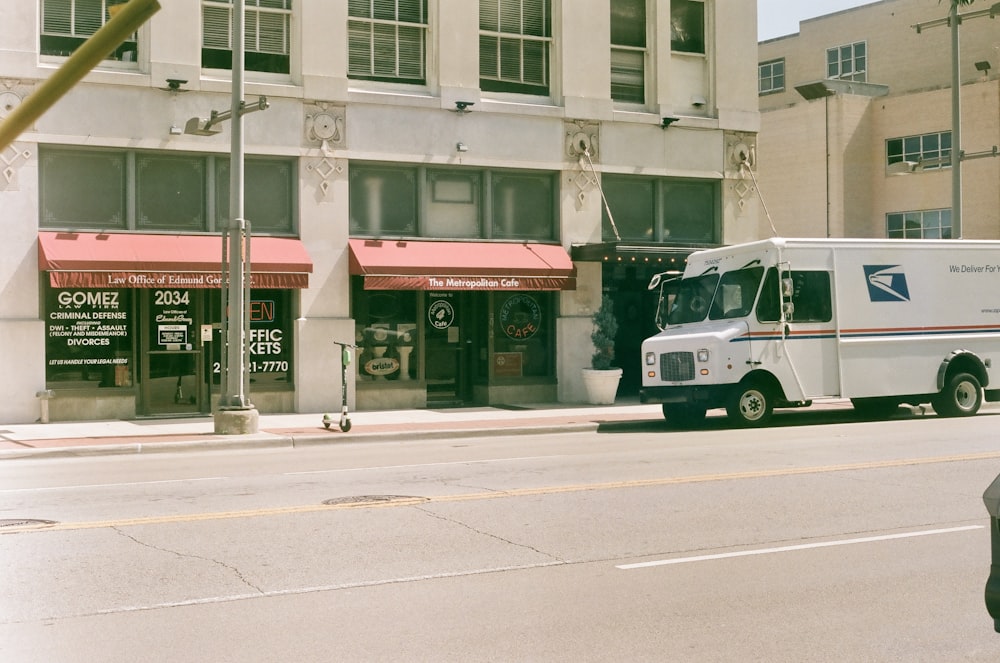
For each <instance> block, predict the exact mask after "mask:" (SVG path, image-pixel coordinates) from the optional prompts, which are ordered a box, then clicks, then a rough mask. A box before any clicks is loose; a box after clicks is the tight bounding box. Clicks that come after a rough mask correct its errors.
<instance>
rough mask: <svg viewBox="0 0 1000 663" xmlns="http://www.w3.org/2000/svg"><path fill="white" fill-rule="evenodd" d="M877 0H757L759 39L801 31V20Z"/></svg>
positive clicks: (868, 3)
mask: <svg viewBox="0 0 1000 663" xmlns="http://www.w3.org/2000/svg"><path fill="white" fill-rule="evenodd" d="M874 1H875V0H757V41H764V40H765V39H773V38H774V37H781V36H782V35H790V34H792V33H794V32H798V31H799V21H802V20H804V19H807V18H815V17H817V16H823V15H825V14H832V13H834V12H839V11H841V10H842V9H850V8H851V7H859V6H861V5H870V4H871V3H872V2H874Z"/></svg>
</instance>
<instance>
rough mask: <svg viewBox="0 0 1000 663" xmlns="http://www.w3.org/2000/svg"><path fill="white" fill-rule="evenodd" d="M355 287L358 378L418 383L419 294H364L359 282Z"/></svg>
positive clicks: (408, 292)
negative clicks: (413, 381)
mask: <svg viewBox="0 0 1000 663" xmlns="http://www.w3.org/2000/svg"><path fill="white" fill-rule="evenodd" d="M354 285H355V287H353V288H352V291H353V292H354V302H353V304H354V320H355V334H354V342H355V343H356V344H357V345H358V346H359V347H358V349H357V354H356V357H355V362H356V364H357V372H358V379H359V380H360V381H362V382H380V381H386V380H393V381H395V380H416V379H417V376H418V355H417V353H415V352H414V349H415V348H416V346H417V293H416V291H412V290H407V291H365V290H363V289H362V288H361V287H360V284H359V283H358V282H355V284H354ZM344 340H345V341H349V340H350V339H344Z"/></svg>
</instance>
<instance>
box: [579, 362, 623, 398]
mask: <svg viewBox="0 0 1000 663" xmlns="http://www.w3.org/2000/svg"><path fill="white" fill-rule="evenodd" d="M621 379H622V369H620V368H609V369H607V370H602V371H599V370H595V369H593V368H585V369H583V386H584V387H586V389H587V402H588V403H591V404H593V405H611V404H612V403H614V402H615V395H616V394H617V393H618V383H619V382H620V381H621Z"/></svg>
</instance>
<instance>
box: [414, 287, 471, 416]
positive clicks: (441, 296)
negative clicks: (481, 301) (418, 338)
mask: <svg viewBox="0 0 1000 663" xmlns="http://www.w3.org/2000/svg"><path fill="white" fill-rule="evenodd" d="M424 301H425V312H426V315H425V317H424V325H425V326H424V366H425V368H424V377H425V379H426V380H427V404H428V405H429V406H434V405H438V406H441V405H461V404H464V403H466V402H468V401H469V400H470V398H471V380H470V379H469V378H470V376H469V370H468V362H469V355H470V353H471V352H472V348H471V347H470V346H471V344H472V341H471V336H470V334H469V331H470V330H468V329H466V327H467V324H466V323H467V322H468V320H470V319H471V317H470V316H471V315H472V311H471V305H472V302H471V296H470V294H469V293H460V292H428V293H427V296H426V297H425V299H424Z"/></svg>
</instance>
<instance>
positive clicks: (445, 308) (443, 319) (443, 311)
mask: <svg viewBox="0 0 1000 663" xmlns="http://www.w3.org/2000/svg"><path fill="white" fill-rule="evenodd" d="M427 320H428V321H429V322H430V323H431V326H432V327H434V328H435V329H447V328H448V327H451V323H453V322H455V308H454V307H453V306H452V305H451V302H449V301H446V300H444V299H438V300H437V301H433V302H431V305H430V306H428V307H427Z"/></svg>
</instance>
